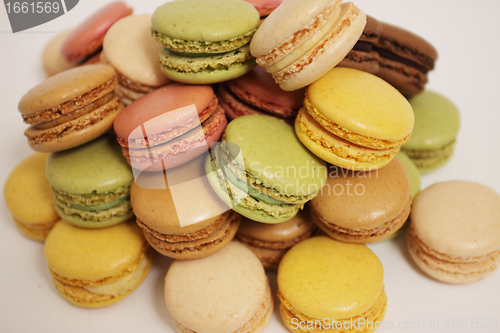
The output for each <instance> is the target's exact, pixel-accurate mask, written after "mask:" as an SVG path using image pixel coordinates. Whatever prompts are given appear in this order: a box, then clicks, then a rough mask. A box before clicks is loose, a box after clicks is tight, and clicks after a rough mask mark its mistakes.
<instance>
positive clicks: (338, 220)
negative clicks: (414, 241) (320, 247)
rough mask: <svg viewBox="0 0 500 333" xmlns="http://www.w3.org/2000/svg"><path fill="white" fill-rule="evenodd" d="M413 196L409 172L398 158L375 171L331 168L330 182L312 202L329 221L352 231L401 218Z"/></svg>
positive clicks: (315, 208)
mask: <svg viewBox="0 0 500 333" xmlns="http://www.w3.org/2000/svg"><path fill="white" fill-rule="evenodd" d="M410 196H411V191H410V179H409V177H408V173H407V172H406V169H405V167H404V166H403V164H402V163H401V162H400V161H399V159H398V158H397V157H396V158H394V159H393V160H392V161H391V163H389V164H388V165H387V166H385V167H384V168H381V169H378V170H375V171H369V172H352V171H347V170H344V169H341V168H335V167H332V168H330V170H329V177H328V180H327V182H326V185H325V186H324V187H323V189H322V190H321V191H320V193H319V194H318V196H317V197H315V198H314V199H312V200H311V202H310V205H311V208H312V209H313V210H314V211H315V212H316V214H318V215H319V216H320V217H321V218H322V219H324V220H326V221H328V222H329V223H332V224H334V225H337V226H340V227H342V228H345V229H349V230H366V229H374V228H376V227H379V226H381V225H382V224H384V223H386V222H389V221H392V220H394V219H395V218H397V217H398V216H399V215H400V214H401V213H402V212H403V210H404V209H405V208H406V206H407V204H408V201H409V200H410ZM405 220H406V218H405Z"/></svg>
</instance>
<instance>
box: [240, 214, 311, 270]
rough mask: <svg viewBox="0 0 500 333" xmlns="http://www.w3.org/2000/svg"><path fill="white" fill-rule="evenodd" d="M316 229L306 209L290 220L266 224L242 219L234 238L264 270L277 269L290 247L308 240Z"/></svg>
mask: <svg viewBox="0 0 500 333" xmlns="http://www.w3.org/2000/svg"><path fill="white" fill-rule="evenodd" d="M315 228H316V225H315V224H314V222H313V221H312V219H311V215H310V213H309V210H308V209H304V210H301V211H300V212H299V213H298V214H297V215H295V216H294V217H293V218H291V219H290V220H288V221H286V222H283V223H278V224H267V223H260V222H255V221H252V220H249V219H247V218H246V217H243V218H242V220H241V225H240V228H239V229H238V232H237V233H236V238H237V239H238V240H239V241H240V242H242V244H243V245H245V246H246V247H248V248H249V249H250V250H251V251H252V252H253V253H255V255H256V256H257V258H259V260H260V262H261V263H262V265H263V266H264V268H268V269H278V265H279V263H280V261H281V259H282V258H283V256H284V255H285V253H286V251H288V250H289V249H290V248H291V247H292V246H294V245H296V244H298V243H300V242H301V241H303V240H305V239H307V238H309V237H310V236H311V234H312V232H313V230H314V229H315Z"/></svg>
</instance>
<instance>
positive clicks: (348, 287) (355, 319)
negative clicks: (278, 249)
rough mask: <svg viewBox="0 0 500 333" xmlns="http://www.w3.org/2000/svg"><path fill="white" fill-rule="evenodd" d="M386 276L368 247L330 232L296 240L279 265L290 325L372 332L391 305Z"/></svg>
mask: <svg viewBox="0 0 500 333" xmlns="http://www.w3.org/2000/svg"><path fill="white" fill-rule="evenodd" d="M383 274H384V273H383V267H382V264H381V263H380V261H379V259H378V258H377V256H376V255H375V254H374V253H373V252H372V251H371V250H370V249H369V248H368V247H366V246H365V245H362V244H346V243H340V242H337V241H334V240H332V239H330V238H328V237H326V236H319V237H313V238H310V239H307V240H305V241H303V242H301V243H299V244H297V245H296V246H294V247H293V248H291V249H290V251H288V252H287V254H285V256H284V257H283V260H282V261H281V263H280V266H279V269H278V298H279V300H280V308H279V309H280V313H281V317H282V319H283V322H284V323H285V326H286V327H287V328H288V329H289V330H290V331H291V332H311V333H315V332H318V333H319V332H328V331H334V330H335V331H336V330H337V329H338V330H339V331H340V329H342V331H345V332H354V331H357V330H359V332H373V328H372V329H369V326H367V325H369V324H368V322H372V324H371V325H374V323H376V322H380V323H381V322H382V320H383V318H384V315H385V310H386V307H387V296H386V294H385V291H384V285H383ZM353 323H354V325H355V326H351V325H352V324H353ZM315 324H316V325H315ZM379 325H380V324H379Z"/></svg>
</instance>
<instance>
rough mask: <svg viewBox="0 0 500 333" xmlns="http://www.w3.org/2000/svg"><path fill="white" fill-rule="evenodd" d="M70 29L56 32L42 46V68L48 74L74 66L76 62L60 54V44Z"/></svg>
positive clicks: (54, 73)
mask: <svg viewBox="0 0 500 333" xmlns="http://www.w3.org/2000/svg"><path fill="white" fill-rule="evenodd" d="M71 31H72V29H67V30H64V31H63V32H60V33H58V34H56V35H55V36H54V37H52V38H51V39H50V40H49V42H48V43H47V44H46V45H45V47H44V48H43V52H42V62H43V68H44V69H45V72H46V73H47V75H48V76H52V75H56V74H58V73H60V72H64V71H65V70H68V69H70V68H73V67H75V66H76V62H69V61H67V60H66V59H65V58H64V57H63V56H62V54H61V45H62V43H63V41H64V40H65V39H66V37H67V36H68V35H69V34H70V33H71Z"/></svg>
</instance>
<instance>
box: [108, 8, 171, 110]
mask: <svg viewBox="0 0 500 333" xmlns="http://www.w3.org/2000/svg"><path fill="white" fill-rule="evenodd" d="M161 49H162V47H161V45H160V44H158V43H157V42H156V41H155V40H154V39H153V37H151V15H150V14H142V15H132V16H128V17H125V18H123V19H121V20H119V21H118V22H116V23H115V24H113V26H111V28H110V29H109V30H108V32H107V33H106V36H105V37H104V42H103V45H102V53H101V62H104V63H107V64H109V65H111V66H113V67H114V68H115V70H116V71H117V73H118V86H117V87H116V89H115V91H116V94H117V95H118V96H120V98H121V100H122V103H123V104H125V105H128V104H130V103H132V102H133V101H135V100H136V99H138V98H140V97H142V96H144V94H147V93H148V92H151V91H153V90H155V89H157V88H159V87H161V86H164V85H166V84H168V83H171V82H172V81H171V80H170V79H168V78H167V77H166V76H165V75H163V73H162V72H161V69H160V65H159V64H158V54H159V53H160V51H161Z"/></svg>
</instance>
